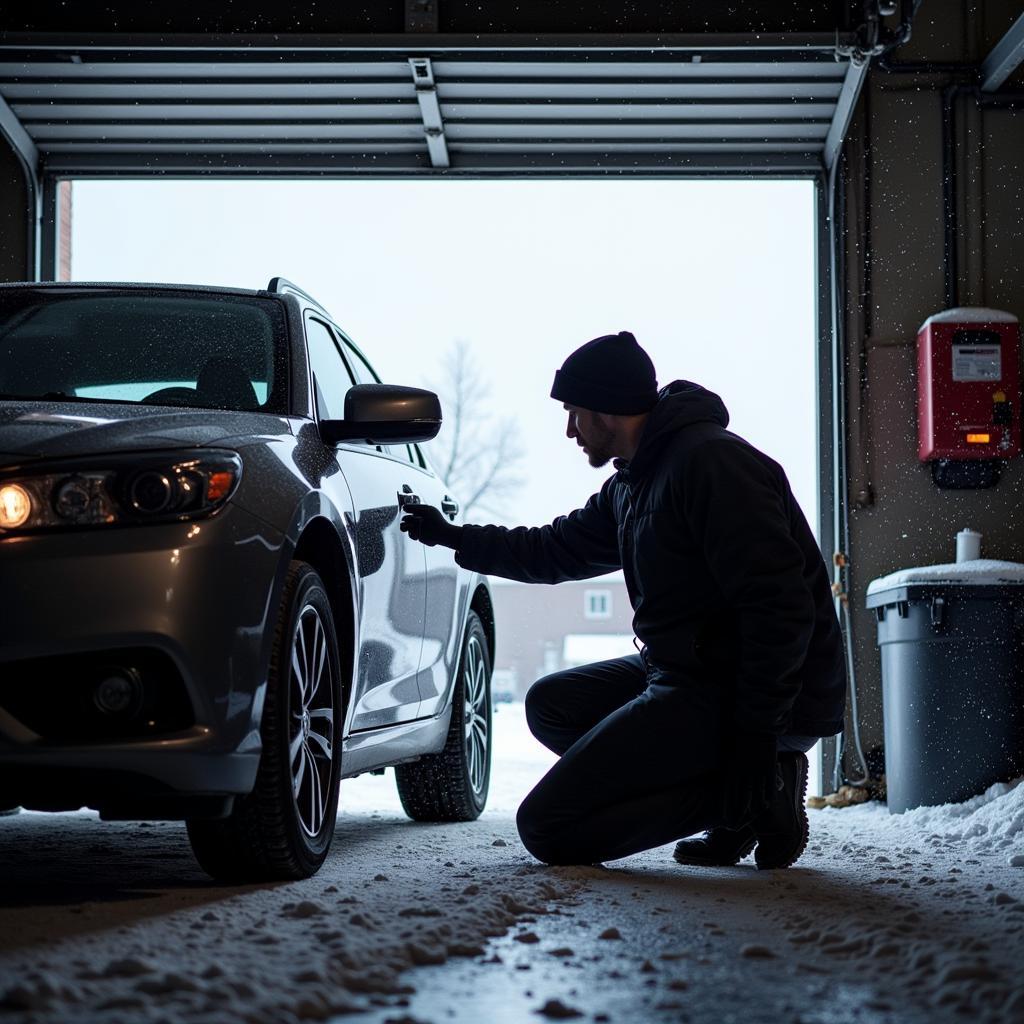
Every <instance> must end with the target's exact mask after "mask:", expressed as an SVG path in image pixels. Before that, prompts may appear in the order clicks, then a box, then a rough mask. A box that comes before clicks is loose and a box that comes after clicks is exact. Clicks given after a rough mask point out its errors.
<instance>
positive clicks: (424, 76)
mask: <svg viewBox="0 0 1024 1024" xmlns="http://www.w3.org/2000/svg"><path fill="white" fill-rule="evenodd" d="M409 66H410V67H411V68H412V81H413V84H414V85H415V86H416V99H417V101H418V102H419V105H420V117H421V118H422V119H423V134H424V135H426V137H427V150H428V151H429V153H430V162H431V164H432V165H433V166H434V167H450V166H451V162H450V160H449V159H448V143H447V142H446V141H445V137H444V121H443V120H442V119H441V104H440V103H439V102H438V100H437V84H436V83H435V82H434V69H433V68H432V67H431V64H430V58H429V57H410V58H409Z"/></svg>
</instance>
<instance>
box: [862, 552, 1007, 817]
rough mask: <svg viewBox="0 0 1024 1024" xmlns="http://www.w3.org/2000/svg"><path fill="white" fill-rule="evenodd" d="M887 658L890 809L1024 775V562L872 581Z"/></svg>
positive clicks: (953, 798) (928, 570)
mask: <svg viewBox="0 0 1024 1024" xmlns="http://www.w3.org/2000/svg"><path fill="white" fill-rule="evenodd" d="M867 606H868V608H872V609H874V611H875V614H876V616H877V619H878V646H879V648H880V649H881V655H882V703H883V714H884V721H885V771H886V792H887V802H888V805H889V812H890V813H892V814H899V813H902V812H903V811H906V810H910V809H911V808H913V807H921V806H932V805H935V804H944V803H957V802H959V801H961V800H966V799H968V798H969V797H971V796H974V795H976V794H978V793H981V792H983V791H984V790H985V789H986V788H988V787H989V786H990V785H992V783H994V782H1001V781H1006V780H1007V779H1010V778H1014V777H1015V776H1017V775H1020V774H1022V773H1024V565H1019V564H1017V563H1013V562H995V561H989V560H987V559H979V560H977V561H974V562H963V563H959V564H953V565H948V566H923V567H921V568H918V569H905V570H903V571H901V572H898V573H893V574H892V575H891V576H886V577H884V578H883V579H879V580H875V581H874V582H873V583H872V584H871V585H870V586H869V587H868V596H867Z"/></svg>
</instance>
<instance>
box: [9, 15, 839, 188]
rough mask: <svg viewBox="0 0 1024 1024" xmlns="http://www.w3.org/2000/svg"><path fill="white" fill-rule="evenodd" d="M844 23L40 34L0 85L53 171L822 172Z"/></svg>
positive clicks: (832, 137) (832, 134) (835, 130)
mask: <svg viewBox="0 0 1024 1024" xmlns="http://www.w3.org/2000/svg"><path fill="white" fill-rule="evenodd" d="M836 38H837V37H836V36H835V35H833V34H829V35H818V36H801V37H788V40H787V39H784V38H782V37H771V38H769V37H765V36H756V35H754V36H750V37H749V38H744V37H738V36H728V37H717V36H713V35H708V36H704V37H700V38H699V39H698V38H697V37H694V40H693V42H694V44H695V45H694V46H692V47H687V48H673V47H669V46H665V45H662V44H661V43H652V45H651V46H650V47H649V48H645V47H644V46H642V45H633V44H630V43H628V42H626V41H625V40H622V41H618V42H613V41H610V40H606V41H604V42H601V43H597V42H596V41H595V42H594V45H593V47H592V48H588V47H587V46H586V45H583V44H579V43H571V42H569V41H568V40H560V41H557V43H555V41H553V40H548V41H546V42H545V41H543V40H539V39H538V40H535V41H530V42H529V45H526V42H527V41H525V40H520V41H519V42H518V44H517V45H514V46H511V47H490V48H488V47H486V46H484V45H482V44H481V45H480V46H479V48H477V49H474V47H473V43H472V41H471V40H463V41H462V42H461V44H460V45H459V46H457V47H456V46H452V45H450V44H449V43H445V42H443V41H441V40H433V39H431V40H429V43H430V45H429V46H428V45H425V44H426V43H427V42H428V40H426V39H417V40H415V44H414V45H409V47H408V49H404V50H403V48H402V45H401V44H402V42H403V40H402V39H397V40H396V39H395V38H394V37H391V38H389V39H383V38H382V39H381V41H380V44H379V45H372V46H371V45H369V44H367V45H366V46H365V47H364V48H363V49H360V50H357V49H353V48H350V49H347V50H346V49H341V48H337V47H336V48H333V49H332V48H327V47H325V46H322V45H321V46H313V45H311V46H309V47H308V48H307V49H304V50H297V49H286V48H283V47H282V48H281V49H280V50H279V52H275V53H272V54H270V53H268V50H272V49H273V48H272V47H266V46H264V47H262V48H253V49H251V50H249V49H246V47H245V46H244V45H242V44H239V45H238V47H237V48H236V49H235V50H234V51H231V50H225V49H218V50H217V51H215V52H214V51H211V52H205V51H204V50H203V48H201V47H199V48H191V49H189V48H188V47H185V46H179V47H175V46H174V45H173V44H171V43H168V45H166V46H163V47H161V46H155V45H145V44H139V45H138V46H137V47H136V48H133V47H132V46H130V45H126V46H125V47H123V48H122V49H121V50H118V49H116V48H112V47H109V46H108V47H103V46H100V45H97V46H95V47H90V46H88V45H85V46H78V47H76V48H75V51H74V53H72V52H71V51H70V50H69V51H68V53H66V54H63V53H62V56H65V57H66V58H67V59H66V61H61V60H56V59H55V58H54V53H55V52H61V47H59V46H58V47H40V48H39V50H38V51H32V52H28V53H27V54H26V55H25V57H24V59H19V60H13V59H11V57H10V56H8V57H7V58H6V59H5V60H3V61H0V98H2V100H4V101H5V102H6V103H7V104H8V105H10V107H11V111H10V113H11V115H12V116H13V117H14V118H16V119H17V120H18V123H19V126H20V127H21V128H23V129H24V131H25V132H26V133H27V136H28V138H29V140H30V141H31V142H32V143H34V145H35V147H36V148H37V150H38V151H39V153H41V154H42V157H41V159H42V162H43V164H44V166H43V167H42V170H43V171H44V172H45V171H46V170H47V169H52V170H53V171H54V173H60V174H75V173H82V174H90V173H96V174H98V173H118V172H124V173H143V174H144V173H148V172H153V173H156V169H155V167H156V163H159V162H161V161H163V164H164V165H166V166H167V167H171V166H173V167H174V168H175V169H183V168H187V157H188V155H189V153H194V154H196V155H197V157H200V158H201V159H199V160H197V162H196V165H195V168H194V171H195V173H211V170H212V169H213V168H215V167H216V166H218V161H217V156H218V154H219V155H220V156H221V157H222V158H223V161H222V162H221V164H222V166H224V167H230V168H231V170H232V171H234V172H238V171H241V172H243V173H244V172H245V170H246V169H247V168H251V169H252V170H253V171H255V172H257V173H265V172H267V171H275V170H276V171H280V172H281V173H285V172H290V171H293V170H296V168H298V167H299V165H300V163H301V165H302V166H303V167H306V168H308V169H309V173H325V172H326V173H329V172H330V171H331V170H332V169H336V168H341V167H344V168H346V169H355V170H364V171H366V172H367V173H380V174H387V173H389V171H391V170H397V171H402V172H404V171H405V170H408V169H410V168H414V169H415V170H416V171H419V170H420V169H425V170H430V169H433V170H434V171H435V172H437V173H444V174H452V173H459V172H467V173H473V172H474V171H479V172H480V173H492V172H495V173H500V172H501V170H502V169H503V168H504V169H505V170H507V171H508V172H509V173H515V174H518V173H529V172H530V171H538V172H544V171H546V170H549V169H550V170H558V171H564V172H565V173H569V168H570V166H571V168H572V173H587V172H597V173H600V172H601V171H602V170H603V169H604V167H605V164H606V163H608V162H609V161H610V162H611V165H613V166H615V167H616V168H617V169H618V170H620V171H622V170H629V171H631V172H638V173H644V172H651V173H655V172H656V171H657V170H658V169H659V168H668V169H672V168H676V169H678V170H684V171H688V170H690V169H692V168H693V167H695V166H697V165H698V163H700V164H701V165H702V166H706V167H708V168H711V169H714V167H715V162H714V161H715V154H716V153H717V154H718V157H719V158H720V164H719V169H722V170H725V171H729V170H732V169H734V168H735V167H738V166H741V165H742V166H743V168H744V169H745V170H748V171H755V172H756V171H758V170H761V171H764V172H768V173H775V172H776V171H778V170H779V169H781V168H799V170H802V171H805V172H811V171H816V170H820V169H821V168H822V166H823V165H825V164H827V162H828V160H829V159H831V158H832V157H834V153H835V151H836V140H837V139H838V138H840V137H841V134H842V130H844V129H845V124H846V120H845V119H848V115H849V109H850V107H851V97H853V98H855V96H856V93H857V88H858V87H859V85H858V83H859V79H858V78H857V77H856V76H855V75H853V74H852V69H853V65H852V64H851V62H850V60H849V59H847V58H842V59H837V57H836ZM409 42H410V43H412V41H411V40H409ZM637 42H642V40H637ZM698 44H699V45H698ZM631 154H632V155H633V157H634V158H635V159H633V160H632V161H631V160H630V156H631ZM76 157H81V161H80V167H79V168H78V170H77V171H76V165H75V160H76ZM360 160H362V164H360V162H359V161H360ZM275 161H278V162H277V163H275ZM300 173H301V172H300Z"/></svg>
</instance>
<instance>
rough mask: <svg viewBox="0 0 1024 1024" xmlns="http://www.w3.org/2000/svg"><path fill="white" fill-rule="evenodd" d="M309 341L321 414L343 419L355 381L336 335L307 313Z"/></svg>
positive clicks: (310, 359)
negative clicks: (339, 348) (336, 340)
mask: <svg viewBox="0 0 1024 1024" xmlns="http://www.w3.org/2000/svg"><path fill="white" fill-rule="evenodd" d="M306 343H307V346H308V348H309V363H310V366H311V367H312V370H313V383H314V385H315V387H316V403H317V410H318V412H319V414H320V418H321V419H324V420H340V419H344V418H345V395H346V394H347V393H348V389H349V388H350V387H352V385H353V384H354V383H355V381H354V380H353V379H352V375H351V373H350V372H349V369H348V367H347V366H346V365H345V363H344V360H342V358H341V353H340V352H339V351H338V346H337V345H336V344H335V341H334V336H333V335H332V334H331V332H330V330H328V328H327V325H326V324H324V323H322V322H321V321H319V320H314V319H313V318H312V317H307V318H306Z"/></svg>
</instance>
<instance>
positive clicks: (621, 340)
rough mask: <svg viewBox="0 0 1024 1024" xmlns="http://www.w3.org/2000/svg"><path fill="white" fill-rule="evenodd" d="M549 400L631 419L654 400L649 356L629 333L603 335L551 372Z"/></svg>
mask: <svg viewBox="0 0 1024 1024" xmlns="http://www.w3.org/2000/svg"><path fill="white" fill-rule="evenodd" d="M551 397H552V398H555V399H557V400H558V401H559V402H564V403H565V404H566V405H578V406H579V407H580V408H581V409H589V410H590V411H591V412H604V413H613V414H615V415H618V416H635V415H638V414H640V413H645V412H650V411H651V409H653V408H654V403H655V402H657V400H658V382H657V380H655V377H654V363H652V362H651V357H650V356H649V355H648V354H647V353H646V352H645V351H644V350H643V349H642V348H641V347H640V346H639V345H638V344H637V340H636V338H634V337H633V335H632V334H630V333H629V331H619V333H618V334H605V335H602V336H601V337H600V338H595V339H594V340H593V341H588V342H587V343H586V345H583V346H582V347H581V348H578V349H576V351H575V352H573V354H572V355H571V356H569V358H568V359H566V361H565V362H564V363H562V368H561V369H560V370H558V371H557V372H556V373H555V382H554V384H552V385H551Z"/></svg>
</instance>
